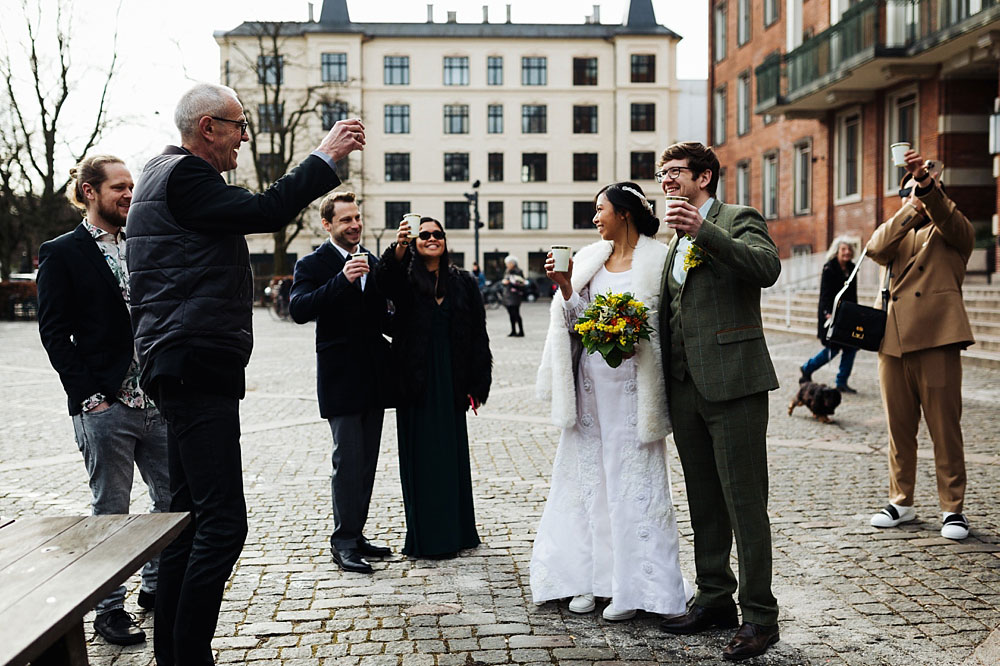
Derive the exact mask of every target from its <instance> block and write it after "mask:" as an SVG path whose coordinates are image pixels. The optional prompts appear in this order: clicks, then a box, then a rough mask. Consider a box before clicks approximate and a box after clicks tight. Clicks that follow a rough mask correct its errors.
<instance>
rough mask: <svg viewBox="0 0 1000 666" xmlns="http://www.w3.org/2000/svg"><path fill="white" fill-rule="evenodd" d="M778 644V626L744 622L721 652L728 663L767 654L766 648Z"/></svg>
mask: <svg viewBox="0 0 1000 666" xmlns="http://www.w3.org/2000/svg"><path fill="white" fill-rule="evenodd" d="M777 642H778V625H776V624H772V625H764V624H754V623H753V622H744V623H743V624H742V626H740V630H739V631H737V632H736V635H735V636H733V640H731V641H729V645H727V646H726V647H725V648H724V649H723V650H722V656H723V658H725V659H728V660H729V661H740V660H741V659H749V658H750V657H756V656H758V655H761V654H764V653H765V652H767V648H769V647H771V646H772V645H774V644H775V643H777Z"/></svg>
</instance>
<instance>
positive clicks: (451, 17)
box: [448, 12, 458, 23]
mask: <svg viewBox="0 0 1000 666" xmlns="http://www.w3.org/2000/svg"><path fill="white" fill-rule="evenodd" d="M457 22H458V12H448V23H457Z"/></svg>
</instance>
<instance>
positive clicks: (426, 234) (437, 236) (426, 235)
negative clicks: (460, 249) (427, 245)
mask: <svg viewBox="0 0 1000 666" xmlns="http://www.w3.org/2000/svg"><path fill="white" fill-rule="evenodd" d="M417 237H418V238H420V240H422V241H429V240H430V239H431V237H433V238H434V240H444V232H443V231H441V230H440V229H435V230H434V231H421V232H420V233H419V234H417Z"/></svg>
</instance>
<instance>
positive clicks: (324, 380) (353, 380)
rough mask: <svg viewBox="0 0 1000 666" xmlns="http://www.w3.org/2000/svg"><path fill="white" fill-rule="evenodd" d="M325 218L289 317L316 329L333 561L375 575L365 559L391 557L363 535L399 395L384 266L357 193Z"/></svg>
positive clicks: (324, 207)
mask: <svg viewBox="0 0 1000 666" xmlns="http://www.w3.org/2000/svg"><path fill="white" fill-rule="evenodd" d="M320 218H321V220H322V224H323V228H324V229H325V230H326V231H327V233H329V234H330V238H329V240H328V241H327V242H325V243H323V244H322V245H320V246H319V247H318V248H317V249H316V251H315V252H313V253H312V254H309V255H306V256H305V257H302V259H299V260H298V262H296V264H295V281H294V283H293V285H292V297H291V302H290V304H289V312H290V313H291V315H292V319H294V320H295V322H296V323H299V324H304V323H306V322H309V321H315V322H316V387H317V388H316V393H317V397H318V400H319V411H320V416H322V417H323V418H325V419H327V420H328V421H329V422H330V430H331V432H332V433H333V454H332V461H333V471H332V474H331V478H330V486H331V494H332V498H333V533H332V534H331V535H330V549H331V551H332V553H333V559H334V561H335V562H336V563H337V564H338V565H339V566H340V567H341V568H342V569H344V570H345V571H355V572H360V573H372V567H371V564H369V563H368V561H367V560H366V559H365V558H366V557H388V556H389V555H391V554H392V551H391V550H389V549H388V548H386V547H385V546H377V545H375V544H373V543H371V542H370V541H368V539H367V538H366V537H365V535H364V533H363V532H364V527H365V522H366V521H367V520H368V507H369V505H370V504H371V499H372V488H373V487H374V485H375V468H376V466H377V465H378V450H379V443H380V442H381V441H382V419H383V416H384V414H385V407H386V406H387V405H389V403H390V402H391V401H390V399H389V397H390V394H391V393H392V391H393V382H392V380H391V379H389V378H388V376H387V373H388V371H389V369H390V363H389V343H388V342H387V341H386V339H385V337H384V336H383V335H382V334H383V333H384V332H387V331H388V327H389V311H388V310H389V308H388V302H387V301H386V299H385V295H383V294H382V291H381V290H380V289H379V287H378V283H377V281H376V280H375V276H374V275H372V273H371V267H372V266H374V265H375V264H377V263H378V259H377V258H376V257H375V256H373V255H371V254H370V253H369V252H368V251H367V250H365V249H364V248H363V247H362V246H361V232H362V230H363V229H364V223H363V221H362V217H361V211H360V210H359V209H358V204H357V197H356V196H355V194H354V192H335V193H333V194H330V195H327V197H326V198H325V199H323V202H322V203H321V204H320ZM358 255H364V256H363V257H360V256H358Z"/></svg>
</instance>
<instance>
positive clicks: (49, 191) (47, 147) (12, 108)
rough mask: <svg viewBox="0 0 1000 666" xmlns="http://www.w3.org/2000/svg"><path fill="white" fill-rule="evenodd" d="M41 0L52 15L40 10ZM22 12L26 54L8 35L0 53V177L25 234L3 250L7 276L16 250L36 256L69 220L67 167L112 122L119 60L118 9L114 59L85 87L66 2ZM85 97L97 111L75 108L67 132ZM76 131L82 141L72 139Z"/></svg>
mask: <svg viewBox="0 0 1000 666" xmlns="http://www.w3.org/2000/svg"><path fill="white" fill-rule="evenodd" d="M43 5H44V6H45V8H46V10H48V9H49V8H51V12H49V11H43ZM120 9H121V4H120V3H119V5H118V10H119V11H120ZM21 11H22V15H23V16H22V18H23V20H24V29H25V35H26V37H25V39H24V44H23V46H24V51H25V52H24V54H20V53H19V54H18V56H17V57H14V56H12V55H11V53H10V40H9V39H4V43H5V44H7V49H6V50H5V52H4V53H3V54H2V56H0V79H2V83H0V85H2V86H3V89H2V91H0V103H2V105H3V106H5V107H7V109H9V112H10V117H9V126H8V127H6V128H5V130H6V132H5V133H7V134H9V136H8V137H6V140H5V141H4V145H3V146H2V147H0V158H3V159H2V160H0V162H2V164H3V167H2V168H3V169H4V170H3V171H2V172H0V182H2V183H3V185H4V187H5V188H6V191H7V192H9V194H8V195H7V196H9V197H11V198H12V199H10V200H8V201H7V202H5V205H8V204H9V205H11V206H14V205H15V203H16V204H17V205H16V206H15V208H14V209H13V210H14V212H15V213H16V215H15V216H14V217H12V218H9V219H8V221H9V222H10V224H11V225H12V227H13V226H15V225H17V226H19V230H18V231H19V232H20V233H15V234H14V235H13V236H12V238H15V239H17V240H18V243H17V245H13V246H12V247H7V246H9V245H12V244H10V243H3V244H2V246H3V247H0V251H2V256H0V262H3V265H2V270H3V275H4V277H6V276H7V275H9V273H10V265H11V262H12V259H13V257H14V256H16V254H17V253H18V251H21V252H23V251H28V252H29V253H33V252H34V249H35V246H36V245H37V244H38V242H39V241H40V240H41V239H42V238H44V237H47V236H48V235H50V234H51V233H52V232H53V231H61V230H63V229H64V228H65V227H66V226H67V225H69V224H72V221H73V219H74V215H73V214H72V212H71V211H70V210H69V207H68V205H67V203H66V201H65V199H64V198H63V196H62V193H63V191H64V190H65V189H66V186H67V185H68V184H69V180H70V179H69V169H68V165H69V164H72V163H75V162H77V161H79V160H80V159H81V158H82V157H84V156H85V155H86V154H87V151H89V150H90V149H91V148H92V147H93V146H94V144H95V143H96V142H97V140H98V138H100V136H101V134H102V133H103V132H104V130H105V129H106V127H107V101H108V90H109V88H110V86H111V82H112V80H113V79H114V76H115V73H116V64H117V61H118V49H117V39H118V29H117V24H118V19H117V12H116V14H115V29H114V37H113V40H112V49H111V58H110V63H109V64H108V66H107V69H106V70H103V74H102V75H101V78H100V83H99V84H98V86H97V87H96V88H90V89H86V90H82V89H80V88H78V87H77V86H76V85H74V84H75V82H76V81H77V80H78V79H77V76H78V75H77V72H76V70H75V69H74V68H73V64H72V50H73V31H72V29H73V24H74V22H73V17H72V7H71V5H70V3H69V0H56V2H55V3H54V5H53V4H52V3H50V2H43V0H21ZM5 37H6V35H5ZM47 54H51V56H49V55H47ZM88 96H93V97H95V98H96V106H97V110H96V112H95V113H94V115H93V117H92V118H89V119H88V118H81V116H80V114H79V113H74V114H73V117H72V124H73V126H74V130H73V131H69V130H68V129H67V127H66V126H67V124H68V123H69V120H68V119H69V116H68V115H67V108H68V106H67V104H68V102H70V101H71V100H74V101H75V99H76V98H79V97H88ZM77 133H79V138H77V139H74V135H77ZM11 201H12V202H14V203H11ZM77 219H78V218H77ZM5 231H6V229H5ZM11 231H14V230H13V228H12V229H11Z"/></svg>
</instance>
